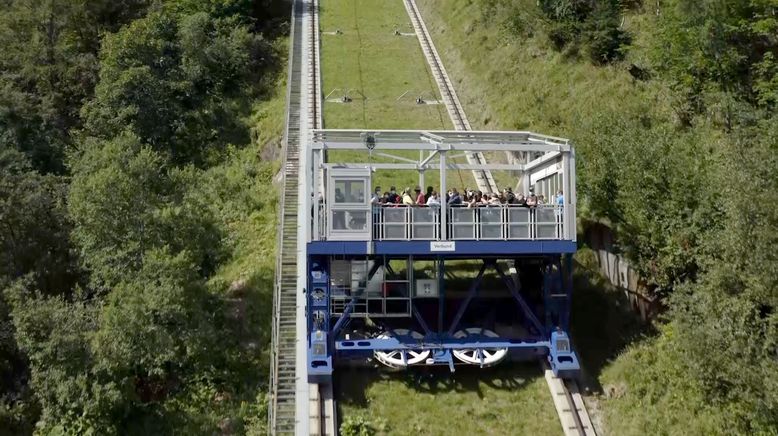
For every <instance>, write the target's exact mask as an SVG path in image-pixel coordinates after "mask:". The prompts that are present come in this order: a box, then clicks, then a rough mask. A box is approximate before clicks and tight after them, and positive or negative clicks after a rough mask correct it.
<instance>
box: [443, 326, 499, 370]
mask: <svg viewBox="0 0 778 436" xmlns="http://www.w3.org/2000/svg"><path fill="white" fill-rule="evenodd" d="M454 337H455V338H457V339H463V338H469V339H472V340H474V341H477V340H478V339H479V338H484V337H487V338H499V337H500V336H499V335H498V334H497V333H495V332H493V331H491V330H487V329H482V328H479V327H470V328H467V329H464V330H460V331H458V332H456V333H454ZM453 354H454V357H456V358H457V359H459V360H460V361H462V362H464V363H468V364H470V365H480V366H481V367H482V368H483V367H487V366H492V365H496V364H498V363H500V362H502V361H503V359H505V358H506V357H508V349H507V348H480V349H462V350H454V353H453Z"/></svg>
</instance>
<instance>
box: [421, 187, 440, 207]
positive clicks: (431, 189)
mask: <svg viewBox="0 0 778 436" xmlns="http://www.w3.org/2000/svg"><path fill="white" fill-rule="evenodd" d="M433 192H434V189H433V188H432V186H427V193H426V194H424V203H425V204H426V203H427V201H428V200H429V199H430V196H431V195H432V193H433ZM438 202H440V200H438Z"/></svg>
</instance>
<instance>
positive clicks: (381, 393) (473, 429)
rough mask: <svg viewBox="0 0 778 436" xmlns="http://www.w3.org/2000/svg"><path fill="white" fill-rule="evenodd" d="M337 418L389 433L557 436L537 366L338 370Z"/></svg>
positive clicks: (554, 422) (556, 420)
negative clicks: (363, 420)
mask: <svg viewBox="0 0 778 436" xmlns="http://www.w3.org/2000/svg"><path fill="white" fill-rule="evenodd" d="M338 384H339V387H340V393H339V404H340V407H341V418H343V417H349V416H352V417H353V416H355V415H363V416H366V417H367V418H368V419H369V420H370V421H371V422H372V423H373V424H374V426H375V427H376V428H377V429H378V430H379V432H380V433H381V434H390V435H409V434H425V435H454V434H457V435H459V434H462V435H476V434H490V435H496V434H515V435H519V434H526V435H549V434H551V435H556V434H558V433H559V421H558V419H557V417H556V415H555V413H554V412H553V408H552V407H549V404H550V399H549V398H548V387H547V386H546V383H545V380H544V379H543V377H542V376H541V374H540V370H539V368H538V366H537V365H535V364H525V365H513V366H511V365H501V366H499V367H495V368H491V369H486V370H481V369H477V368H465V367H460V368H458V369H457V372H456V373H455V374H453V375H452V374H450V373H449V372H448V370H447V369H445V368H435V370H434V371H433V372H425V370H423V369H422V370H419V371H407V372H399V373H393V374H387V373H379V372H376V371H375V370H372V369H370V370H367V369H365V370H348V371H346V370H343V371H341V372H340V380H338Z"/></svg>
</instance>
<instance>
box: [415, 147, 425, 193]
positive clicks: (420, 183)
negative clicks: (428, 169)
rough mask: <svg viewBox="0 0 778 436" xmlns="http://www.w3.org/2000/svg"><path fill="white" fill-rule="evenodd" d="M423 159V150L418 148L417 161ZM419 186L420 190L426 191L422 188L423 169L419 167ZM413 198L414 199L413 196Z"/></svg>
mask: <svg viewBox="0 0 778 436" xmlns="http://www.w3.org/2000/svg"><path fill="white" fill-rule="evenodd" d="M423 161H424V150H419V163H421V162H423ZM419 188H421V192H427V191H425V190H424V169H423V168H420V169H419ZM414 200H416V199H415V198H414Z"/></svg>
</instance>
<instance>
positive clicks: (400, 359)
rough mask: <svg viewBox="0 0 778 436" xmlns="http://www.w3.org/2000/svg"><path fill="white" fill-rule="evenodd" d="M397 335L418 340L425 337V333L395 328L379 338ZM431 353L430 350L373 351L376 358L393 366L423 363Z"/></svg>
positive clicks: (402, 366)
mask: <svg viewBox="0 0 778 436" xmlns="http://www.w3.org/2000/svg"><path fill="white" fill-rule="evenodd" d="M395 336H410V337H412V338H413V339H417V340H421V339H422V338H424V335H422V334H421V333H419V332H415V331H413V330H407V329H395V330H389V331H386V332H384V333H381V335H380V336H378V339H389V338H393V337H395ZM430 354H432V352H431V351H430V350H388V351H386V350H384V351H375V352H373V355H374V356H375V358H376V360H378V361H379V362H381V363H383V364H384V365H386V366H389V367H391V368H405V367H407V366H408V365H416V364H418V363H423V362H425V361H426V360H427V359H428V358H429V357H430Z"/></svg>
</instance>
